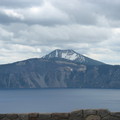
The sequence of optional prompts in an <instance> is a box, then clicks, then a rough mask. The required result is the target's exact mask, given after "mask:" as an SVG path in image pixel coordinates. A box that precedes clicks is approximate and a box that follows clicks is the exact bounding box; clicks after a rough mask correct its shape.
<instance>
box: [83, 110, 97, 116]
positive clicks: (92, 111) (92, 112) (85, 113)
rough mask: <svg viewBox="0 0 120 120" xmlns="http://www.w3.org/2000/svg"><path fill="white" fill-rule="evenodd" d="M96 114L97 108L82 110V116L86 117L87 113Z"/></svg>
mask: <svg viewBox="0 0 120 120" xmlns="http://www.w3.org/2000/svg"><path fill="white" fill-rule="evenodd" d="M96 114H97V110H94V109H87V110H83V115H84V117H87V116H89V115H96Z"/></svg>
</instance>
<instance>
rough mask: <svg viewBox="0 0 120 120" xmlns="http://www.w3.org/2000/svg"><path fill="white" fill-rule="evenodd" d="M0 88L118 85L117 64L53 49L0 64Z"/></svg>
mask: <svg viewBox="0 0 120 120" xmlns="http://www.w3.org/2000/svg"><path fill="white" fill-rule="evenodd" d="M0 88H120V66H119V65H115V66H113V65H108V64H104V63H102V62H99V61H96V60H93V59H90V58H88V57H85V56H83V55H80V54H78V53H76V52H75V51H73V50H55V51H53V52H51V53H50V54H48V55H46V56H44V57H42V58H33V59H28V60H25V61H20V62H15V63H12V64H6V65H0Z"/></svg>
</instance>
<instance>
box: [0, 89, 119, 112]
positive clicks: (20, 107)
mask: <svg viewBox="0 0 120 120" xmlns="http://www.w3.org/2000/svg"><path fill="white" fill-rule="evenodd" d="M89 108H92V109H94V108H95V109H98V108H103V109H109V110H111V111H120V90H119V89H1V90H0V113H28V112H41V113H46V112H71V111H73V110H78V109H89Z"/></svg>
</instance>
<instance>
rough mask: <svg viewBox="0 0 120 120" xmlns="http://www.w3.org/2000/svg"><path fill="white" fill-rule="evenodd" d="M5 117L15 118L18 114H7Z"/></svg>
mask: <svg viewBox="0 0 120 120" xmlns="http://www.w3.org/2000/svg"><path fill="white" fill-rule="evenodd" d="M6 117H7V118H9V119H16V118H18V114H7V115H6Z"/></svg>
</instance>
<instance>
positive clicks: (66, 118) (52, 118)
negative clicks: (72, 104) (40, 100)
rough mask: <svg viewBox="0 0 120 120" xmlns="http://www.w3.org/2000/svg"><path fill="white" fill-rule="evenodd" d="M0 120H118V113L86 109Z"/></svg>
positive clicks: (1, 118) (4, 116)
mask: <svg viewBox="0 0 120 120" xmlns="http://www.w3.org/2000/svg"><path fill="white" fill-rule="evenodd" d="M0 120H120V112H110V111H108V110H106V109H99V110H92V109H86V110H77V111H73V112H71V113H45V114H43V113H28V114H0Z"/></svg>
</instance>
